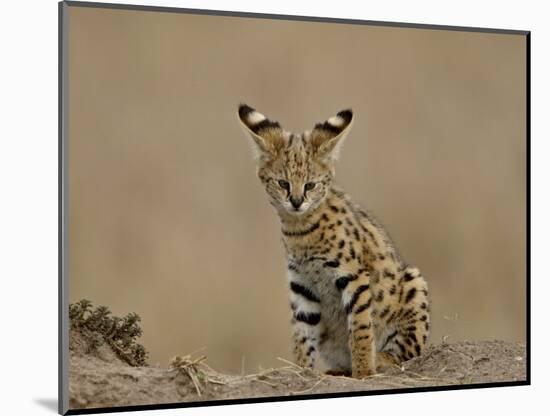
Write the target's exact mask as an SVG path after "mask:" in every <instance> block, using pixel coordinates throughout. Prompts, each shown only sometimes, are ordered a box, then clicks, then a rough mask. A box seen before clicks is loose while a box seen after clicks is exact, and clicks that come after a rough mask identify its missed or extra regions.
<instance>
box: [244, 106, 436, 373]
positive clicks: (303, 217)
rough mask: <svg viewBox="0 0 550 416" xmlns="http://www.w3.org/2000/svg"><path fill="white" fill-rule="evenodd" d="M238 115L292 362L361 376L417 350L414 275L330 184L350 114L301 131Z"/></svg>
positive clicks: (417, 280) (421, 294)
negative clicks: (266, 228) (280, 258)
mask: <svg viewBox="0 0 550 416" xmlns="http://www.w3.org/2000/svg"><path fill="white" fill-rule="evenodd" d="M238 114H239V119H240V121H241V122H242V125H243V127H244V129H245V131H246V132H247V133H248V135H249V136H250V137H251V139H252V143H253V145H254V147H255V148H256V151H257V155H258V177H259V178H260V181H261V183H262V184H263V186H264V187H265V190H266V192H267V195H268V198H269V201H270V203H271V204H272V205H273V207H274V208H275V210H276V212H277V214H278V216H279V218H280V221H281V228H282V236H283V244H284V247H285V249H286V255H287V262H288V279H289V289H290V306H291V309H292V321H291V322H292V328H293V336H292V339H293V352H294V358H295V360H296V363H297V364H299V365H301V366H304V367H311V368H313V367H324V368H325V370H326V371H327V373H329V374H346V375H352V376H353V377H356V378H362V377H366V376H369V375H371V374H373V373H375V372H376V371H379V370H381V369H383V368H384V367H386V366H389V365H393V364H398V363H400V362H402V361H404V360H408V359H411V358H413V357H415V356H418V355H420V354H421V353H422V351H423V349H424V348H425V346H426V342H427V339H428V333H429V328H430V314H429V301H428V287H427V284H426V281H425V279H424V277H423V276H422V275H421V273H420V271H419V270H418V269H417V268H416V267H412V266H409V265H408V264H407V263H405V262H404V261H403V259H402V258H401V257H400V255H399V253H398V252H397V250H396V249H395V247H394V245H393V243H392V241H391V240H390V238H389V236H388V234H387V233H386V231H385V230H384V229H383V228H382V227H381V225H380V224H379V223H378V222H377V221H376V220H375V219H374V218H373V216H372V215H371V214H370V213H368V212H366V211H364V210H362V209H361V208H360V207H359V206H358V205H356V204H355V203H354V202H353V201H352V200H351V199H350V198H349V197H348V196H347V195H346V194H345V193H344V192H343V191H342V190H340V189H339V188H337V187H336V186H335V185H334V184H333V178H334V162H335V160H336V158H337V155H338V151H339V148H340V146H341V144H342V142H343V140H344V138H345V136H346V135H347V133H348V132H349V129H350V127H351V125H352V122H353V113H352V111H351V110H344V111H341V112H339V113H338V114H337V115H336V116H333V117H331V118H329V119H328V120H326V121H325V122H323V123H319V124H316V125H315V126H314V128H313V129H312V130H310V131H306V132H305V133H302V134H294V133H291V132H287V131H285V130H283V129H282V128H281V126H280V125H279V123H278V122H276V121H272V120H269V119H268V118H267V117H265V116H264V115H262V114H261V113H259V112H257V111H256V110H254V109H252V108H251V107H249V106H247V105H244V104H243V105H241V106H240V107H239V112H238Z"/></svg>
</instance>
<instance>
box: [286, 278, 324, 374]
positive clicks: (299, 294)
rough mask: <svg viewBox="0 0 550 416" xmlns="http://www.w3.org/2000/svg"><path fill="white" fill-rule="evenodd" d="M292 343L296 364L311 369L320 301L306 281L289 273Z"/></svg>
mask: <svg viewBox="0 0 550 416" xmlns="http://www.w3.org/2000/svg"><path fill="white" fill-rule="evenodd" d="M289 280H290V307H291V309H292V320H291V324H292V329H293V330H292V343H293V351H292V352H293V354H294V359H295V362H296V364H298V365H299V366H301V367H307V368H313V367H314V366H315V359H316V357H317V352H318V341H319V327H320V322H321V308H320V303H321V300H320V299H319V296H318V295H317V294H316V293H315V291H314V289H313V288H311V287H310V286H309V285H308V283H307V281H306V279H302V278H301V277H300V275H298V274H296V273H293V272H292V271H290V272H289Z"/></svg>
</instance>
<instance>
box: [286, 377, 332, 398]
mask: <svg viewBox="0 0 550 416" xmlns="http://www.w3.org/2000/svg"><path fill="white" fill-rule="evenodd" d="M325 379H326V377H325V376H323V377H321V378H320V379H319V380H317V382H315V384H313V386H311V387H309V388H307V389H305V390H299V391H293V392H291V393H292V394H304V393H309V392H310V391H312V390H313V389H314V388H315V387H317V386H318V385H319V384H321V382H323V381H324V380H325Z"/></svg>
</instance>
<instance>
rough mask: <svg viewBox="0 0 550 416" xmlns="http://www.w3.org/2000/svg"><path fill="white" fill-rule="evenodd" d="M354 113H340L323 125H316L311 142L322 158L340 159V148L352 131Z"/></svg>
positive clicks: (347, 111) (345, 111) (346, 111)
mask: <svg viewBox="0 0 550 416" xmlns="http://www.w3.org/2000/svg"><path fill="white" fill-rule="evenodd" d="M352 123H353V111H352V110H351V109H348V110H343V111H340V112H339V113H338V114H336V115H335V116H333V117H331V118H329V119H328V120H326V121H325V122H323V123H318V124H316V125H315V127H314V128H313V130H312V131H311V142H312V143H313V145H314V146H315V148H316V154H317V156H318V157H320V158H328V159H332V160H336V159H338V154H339V152H340V147H341V146H342V143H343V142H344V139H345V138H346V136H347V135H348V133H349V131H350V130H351V125H352Z"/></svg>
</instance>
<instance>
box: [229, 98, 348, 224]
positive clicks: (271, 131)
mask: <svg viewBox="0 0 550 416" xmlns="http://www.w3.org/2000/svg"><path fill="white" fill-rule="evenodd" d="M239 119H240V120H241V123H242V125H243V127H244V129H245V130H246V132H247V133H248V135H249V136H250V137H251V138H252V143H253V149H254V151H255V154H256V155H257V160H258V177H259V178H260V180H261V182H262V184H263V185H264V186H265V190H266V192H267V195H268V197H269V202H270V203H271V204H272V205H273V206H274V207H275V208H276V209H277V211H278V212H279V214H281V215H284V216H288V215H291V216H296V217H298V216H302V215H304V214H305V213H308V212H311V211H313V210H315V208H317V207H318V206H319V205H320V204H321V203H322V202H323V201H324V199H325V198H326V196H327V194H328V191H329V189H330V186H331V184H332V180H333V177H334V162H335V160H336V158H337V157H338V151H339V148H340V145H341V144H342V142H343V140H344V137H345V136H346V135H347V133H348V132H349V130H350V127H351V124H352V120H353V113H352V111H351V110H344V111H340V112H339V113H338V114H337V115H335V116H333V117H331V118H329V119H328V120H326V121H325V122H323V123H318V124H316V125H315V127H314V128H313V129H312V130H309V131H306V132H304V133H302V134H294V133H291V132H288V131H285V130H283V129H282V128H281V126H280V124H279V123H278V122H276V121H272V120H269V119H268V118H266V117H265V116H264V115H263V114H261V113H259V112H257V111H256V110H254V109H253V108H251V107H249V106H247V105H246V104H241V105H240V106H239Z"/></svg>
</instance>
